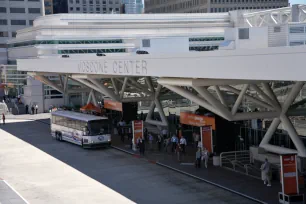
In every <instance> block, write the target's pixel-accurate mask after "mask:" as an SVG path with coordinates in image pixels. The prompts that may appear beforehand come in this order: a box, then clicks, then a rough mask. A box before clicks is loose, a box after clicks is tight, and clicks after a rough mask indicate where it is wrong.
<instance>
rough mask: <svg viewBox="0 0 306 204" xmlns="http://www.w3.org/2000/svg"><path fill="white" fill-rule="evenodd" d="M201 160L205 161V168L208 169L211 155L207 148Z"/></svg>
mask: <svg viewBox="0 0 306 204" xmlns="http://www.w3.org/2000/svg"><path fill="white" fill-rule="evenodd" d="M201 158H202V160H203V161H204V165H205V168H206V169H207V166H208V159H209V153H208V151H207V149H206V148H205V147H204V150H203V152H202V157H201Z"/></svg>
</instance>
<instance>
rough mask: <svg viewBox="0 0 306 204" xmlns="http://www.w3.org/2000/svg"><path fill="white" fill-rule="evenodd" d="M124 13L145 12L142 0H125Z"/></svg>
mask: <svg viewBox="0 0 306 204" xmlns="http://www.w3.org/2000/svg"><path fill="white" fill-rule="evenodd" d="M122 4H123V13H126V14H140V13H143V12H144V7H143V1H142V0H123V1H122Z"/></svg>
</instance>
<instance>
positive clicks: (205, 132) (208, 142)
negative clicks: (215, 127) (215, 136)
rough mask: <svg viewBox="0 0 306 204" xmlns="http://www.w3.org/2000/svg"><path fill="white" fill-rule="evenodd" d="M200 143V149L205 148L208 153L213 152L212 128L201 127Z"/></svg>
mask: <svg viewBox="0 0 306 204" xmlns="http://www.w3.org/2000/svg"><path fill="white" fill-rule="evenodd" d="M201 142H202V147H205V148H206V149H207V151H208V152H210V153H212V152H213V140H212V127H211V126H203V127H201Z"/></svg>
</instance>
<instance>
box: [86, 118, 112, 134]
mask: <svg viewBox="0 0 306 204" xmlns="http://www.w3.org/2000/svg"><path fill="white" fill-rule="evenodd" d="M88 128H89V131H90V135H100V134H110V128H109V124H108V121H107V120H93V121H90V122H89V123H88Z"/></svg>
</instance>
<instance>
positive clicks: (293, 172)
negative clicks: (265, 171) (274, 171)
mask: <svg viewBox="0 0 306 204" xmlns="http://www.w3.org/2000/svg"><path fill="white" fill-rule="evenodd" d="M281 160H282V167H281V168H282V172H283V175H282V176H283V177H282V178H283V189H284V193H285V194H286V195H290V194H298V183H297V169H296V155H293V154H292V155H281Z"/></svg>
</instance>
